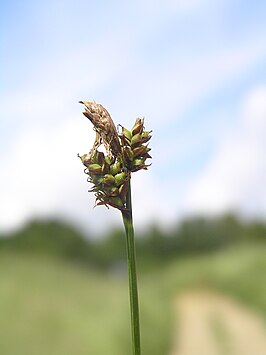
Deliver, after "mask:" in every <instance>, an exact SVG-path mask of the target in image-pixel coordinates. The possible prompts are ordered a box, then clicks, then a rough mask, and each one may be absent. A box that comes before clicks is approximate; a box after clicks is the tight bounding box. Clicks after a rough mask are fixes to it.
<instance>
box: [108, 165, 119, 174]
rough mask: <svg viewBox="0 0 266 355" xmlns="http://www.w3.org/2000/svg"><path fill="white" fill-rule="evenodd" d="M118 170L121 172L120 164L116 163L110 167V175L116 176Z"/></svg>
mask: <svg viewBox="0 0 266 355" xmlns="http://www.w3.org/2000/svg"><path fill="white" fill-rule="evenodd" d="M120 170H121V164H120V163H119V162H116V163H114V164H113V165H111V167H110V174H112V175H116V174H118V173H119V172H120Z"/></svg>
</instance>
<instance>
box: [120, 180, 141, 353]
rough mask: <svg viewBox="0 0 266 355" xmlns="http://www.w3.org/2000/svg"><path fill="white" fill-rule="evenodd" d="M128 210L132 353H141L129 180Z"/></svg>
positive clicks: (127, 247)
mask: <svg viewBox="0 0 266 355" xmlns="http://www.w3.org/2000/svg"><path fill="white" fill-rule="evenodd" d="M126 207H127V212H122V216H123V222H124V226H125V230H126V249H127V263H128V277H129V296H130V315H131V333H132V354H133V355H141V349H140V324H139V304H138V285H137V271H136V251H135V240H134V228H133V219H132V203H131V186H130V181H129V186H128V192H127V197H126Z"/></svg>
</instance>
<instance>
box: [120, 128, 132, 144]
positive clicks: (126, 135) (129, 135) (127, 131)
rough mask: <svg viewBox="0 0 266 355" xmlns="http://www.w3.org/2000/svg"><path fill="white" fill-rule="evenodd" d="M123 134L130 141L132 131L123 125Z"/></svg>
mask: <svg viewBox="0 0 266 355" xmlns="http://www.w3.org/2000/svg"><path fill="white" fill-rule="evenodd" d="M122 135H123V136H124V137H125V138H126V139H127V140H128V141H129V142H130V141H131V138H132V133H131V132H130V131H129V130H128V129H126V128H125V127H123V126H122Z"/></svg>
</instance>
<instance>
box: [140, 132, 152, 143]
mask: <svg viewBox="0 0 266 355" xmlns="http://www.w3.org/2000/svg"><path fill="white" fill-rule="evenodd" d="M151 132H152V131H149V132H148V131H145V132H143V133H142V143H146V142H148V141H149V140H150V139H151Z"/></svg>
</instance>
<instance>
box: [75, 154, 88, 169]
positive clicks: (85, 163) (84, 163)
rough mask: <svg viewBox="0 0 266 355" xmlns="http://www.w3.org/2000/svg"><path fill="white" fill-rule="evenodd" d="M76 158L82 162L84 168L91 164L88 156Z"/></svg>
mask: <svg viewBox="0 0 266 355" xmlns="http://www.w3.org/2000/svg"><path fill="white" fill-rule="evenodd" d="M78 157H79V158H80V160H81V161H82V164H83V165H85V166H87V167H88V166H89V164H90V163H91V158H90V156H89V154H84V155H82V156H80V155H79V154H78Z"/></svg>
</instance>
